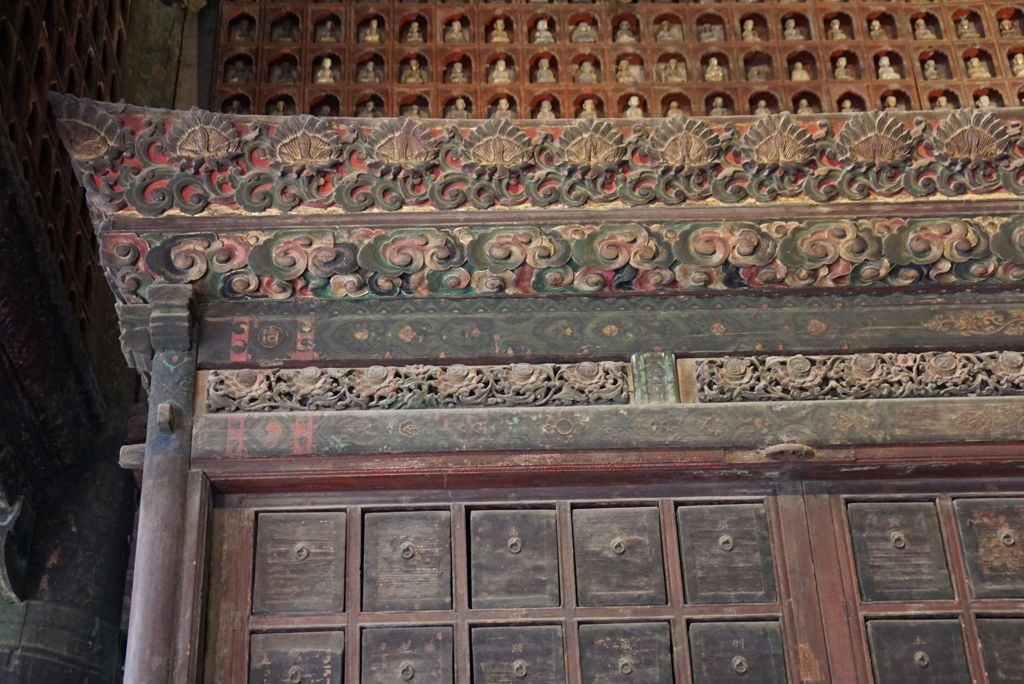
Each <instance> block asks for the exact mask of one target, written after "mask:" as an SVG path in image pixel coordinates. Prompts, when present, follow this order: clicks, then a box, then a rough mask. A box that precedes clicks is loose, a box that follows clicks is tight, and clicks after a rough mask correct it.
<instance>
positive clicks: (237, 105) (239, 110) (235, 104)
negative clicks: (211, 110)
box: [221, 97, 249, 115]
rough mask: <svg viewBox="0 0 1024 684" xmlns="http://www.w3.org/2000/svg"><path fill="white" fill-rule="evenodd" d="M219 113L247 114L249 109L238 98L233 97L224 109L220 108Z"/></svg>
mask: <svg viewBox="0 0 1024 684" xmlns="http://www.w3.org/2000/svg"><path fill="white" fill-rule="evenodd" d="M221 111H223V112H224V113H225V114H236V115H237V114H248V113H249V108H248V107H246V106H245V102H243V101H242V98H240V97H233V98H231V101H230V102H228V103H226V104H225V106H224V107H221Z"/></svg>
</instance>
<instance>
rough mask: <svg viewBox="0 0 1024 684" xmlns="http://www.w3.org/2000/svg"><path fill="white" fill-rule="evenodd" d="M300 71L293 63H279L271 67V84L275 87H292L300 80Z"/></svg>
mask: <svg viewBox="0 0 1024 684" xmlns="http://www.w3.org/2000/svg"><path fill="white" fill-rule="evenodd" d="M297 71H298V69H296V67H295V65H294V64H292V63H291V62H278V63H277V64H274V65H272V66H271V67H270V82H271V83H273V84H275V85H290V84H292V83H295V81H296V80H297V78H298V73H297Z"/></svg>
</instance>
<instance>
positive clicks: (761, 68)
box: [747, 64, 769, 81]
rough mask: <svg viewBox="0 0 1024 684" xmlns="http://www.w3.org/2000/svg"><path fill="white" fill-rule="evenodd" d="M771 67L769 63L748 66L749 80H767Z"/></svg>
mask: <svg viewBox="0 0 1024 684" xmlns="http://www.w3.org/2000/svg"><path fill="white" fill-rule="evenodd" d="M768 75H769V69H768V65H767V64H751V65H750V66H749V67H747V80H748V81H767V80H768Z"/></svg>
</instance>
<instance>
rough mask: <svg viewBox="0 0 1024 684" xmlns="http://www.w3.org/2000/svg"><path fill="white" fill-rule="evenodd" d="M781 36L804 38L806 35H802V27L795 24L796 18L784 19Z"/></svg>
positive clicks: (789, 38)
mask: <svg viewBox="0 0 1024 684" xmlns="http://www.w3.org/2000/svg"><path fill="white" fill-rule="evenodd" d="M782 37H783V38H784V39H785V40H804V39H806V37H807V36H805V35H804V30H803V28H801V27H799V26H797V25H796V19H792V18H790V19H786V23H785V24H783V26H782Z"/></svg>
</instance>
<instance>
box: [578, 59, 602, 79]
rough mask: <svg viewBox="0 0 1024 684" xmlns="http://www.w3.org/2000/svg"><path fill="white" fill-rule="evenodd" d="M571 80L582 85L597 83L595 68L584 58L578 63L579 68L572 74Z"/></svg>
mask: <svg viewBox="0 0 1024 684" xmlns="http://www.w3.org/2000/svg"><path fill="white" fill-rule="evenodd" d="M573 81H575V82H576V83H580V84H584V85H590V84H594V83H597V70H596V69H594V65H593V63H592V62H591V61H590V60H584V61H583V62H582V63H581V64H580V66H579V69H577V71H576V73H575V74H574V75H573Z"/></svg>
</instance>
